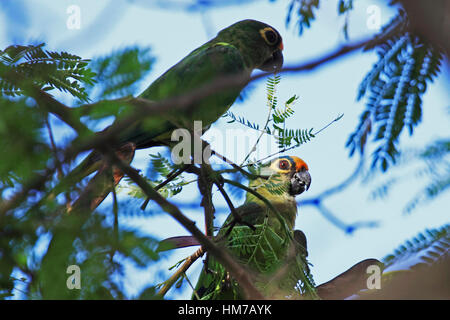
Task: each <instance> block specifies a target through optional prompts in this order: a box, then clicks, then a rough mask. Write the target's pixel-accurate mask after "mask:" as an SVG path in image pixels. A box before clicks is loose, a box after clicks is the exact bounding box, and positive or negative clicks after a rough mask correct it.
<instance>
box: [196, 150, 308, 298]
mask: <svg viewBox="0 0 450 320" xmlns="http://www.w3.org/2000/svg"><path fill="white" fill-rule="evenodd" d="M257 176H258V177H257V178H255V179H253V180H251V181H250V182H249V187H250V188H251V189H253V190H254V191H256V192H257V193H259V194H260V195H261V196H263V197H264V198H266V199H267V200H268V201H270V203H271V204H272V205H273V207H274V208H275V209H277V211H278V213H279V215H277V214H276V213H274V212H273V210H271V209H270V208H269V207H268V206H267V204H266V203H265V202H264V201H263V200H262V199H260V198H258V197H257V196H255V195H254V194H252V193H249V192H247V195H246V200H245V203H244V204H243V205H242V206H240V207H238V208H236V211H237V213H239V214H240V215H241V216H242V220H243V221H245V222H246V223H248V224H250V225H251V226H253V227H254V228H255V230H252V228H251V227H249V226H247V225H242V224H238V225H234V226H233V227H232V229H231V232H230V230H229V228H230V227H231V225H232V224H231V222H232V221H233V215H231V214H230V216H229V217H228V218H227V219H226V220H225V222H224V224H223V226H222V227H221V229H220V230H219V232H218V234H217V237H216V238H217V239H221V240H219V241H220V242H219V245H222V246H224V247H225V248H227V249H228V250H229V252H230V253H231V254H232V255H234V256H235V257H236V258H237V260H238V261H239V262H240V263H242V264H243V265H244V266H246V267H247V268H248V271H249V273H250V274H251V276H252V277H254V283H255V285H256V287H257V289H259V290H260V292H261V293H262V294H263V295H264V296H265V297H267V298H269V299H270V298H272V299H277V298H278V299H283V298H286V297H293V296H294V295H295V294H304V295H308V294H311V295H313V297H314V292H315V291H314V283H313V282H312V278H311V277H310V274H309V267H308V264H307V262H306V255H307V252H306V241H305V239H306V238H305V237H304V234H303V233H302V232H301V231H299V230H295V231H294V229H293V228H294V224H295V218H296V216H297V203H296V200H295V197H296V196H297V195H299V194H301V193H302V192H304V191H306V190H308V188H309V186H310V184H311V176H310V174H309V172H308V166H307V165H306V163H305V162H304V161H303V160H302V159H300V158H298V157H294V156H282V157H279V158H277V159H275V160H272V161H271V162H269V163H268V164H265V165H262V166H260V167H259V168H258V171H257ZM299 281H300V283H301V284H300V287H298V286H299V284H298V283H299ZM192 298H193V299H243V298H244V296H243V293H242V291H241V289H240V288H239V285H238V283H237V282H236V281H235V280H234V279H232V278H231V276H230V275H229V274H228V272H227V271H226V270H225V269H224V268H223V266H222V265H221V264H219V263H218V262H217V261H216V260H215V259H214V257H212V256H210V257H208V259H207V260H206V263H205V266H204V268H203V270H202V272H201V274H200V277H199V280H198V283H197V286H196V288H195V289H194V292H193V296H192Z"/></svg>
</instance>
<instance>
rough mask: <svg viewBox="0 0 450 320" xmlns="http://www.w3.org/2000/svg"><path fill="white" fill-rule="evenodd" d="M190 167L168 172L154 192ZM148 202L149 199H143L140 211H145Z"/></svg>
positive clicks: (186, 165) (187, 165)
mask: <svg viewBox="0 0 450 320" xmlns="http://www.w3.org/2000/svg"><path fill="white" fill-rule="evenodd" d="M190 166H191V165H190V164H185V165H184V166H183V167H181V168H179V169H175V170H173V171H172V172H170V173H169V174H168V175H167V177H166V180H164V181H163V182H161V183H160V184H158V185H157V186H156V187H155V190H156V191H158V190H159V189H161V188H162V187H164V186H165V185H167V184H168V183H169V182H171V181H173V180H174V179H175V178H176V177H178V176H179V175H180V174H182V173H183V172H185V171H186V170H187V169H188V168H189V167H190ZM149 201H150V198H147V199H145V201H144V203H143V204H142V205H141V210H145V208H146V207H147V205H148V203H149Z"/></svg>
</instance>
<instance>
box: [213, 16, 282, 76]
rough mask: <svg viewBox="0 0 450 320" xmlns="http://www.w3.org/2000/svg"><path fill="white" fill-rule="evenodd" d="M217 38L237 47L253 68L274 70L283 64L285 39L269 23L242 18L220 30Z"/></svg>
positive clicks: (248, 64)
mask: <svg viewBox="0 0 450 320" xmlns="http://www.w3.org/2000/svg"><path fill="white" fill-rule="evenodd" d="M216 39H217V40H219V41H226V42H228V43H230V44H232V45H234V46H235V47H237V48H238V49H239V51H240V52H241V54H242V56H243V58H244V61H245V62H246V64H247V66H248V67H249V68H251V69H260V70H262V71H267V72H274V71H277V70H278V69H281V67H282V66H283V54H282V51H283V39H282V38H281V35H280V34H279V33H278V31H277V30H275V29H274V28H272V27H271V26H269V25H268V24H265V23H263V22H260V21H256V20H250V19H247V20H242V21H239V22H236V23H235V24H233V25H231V26H229V27H228V28H225V29H223V30H222V31H220V32H219V34H218V35H217V37H216Z"/></svg>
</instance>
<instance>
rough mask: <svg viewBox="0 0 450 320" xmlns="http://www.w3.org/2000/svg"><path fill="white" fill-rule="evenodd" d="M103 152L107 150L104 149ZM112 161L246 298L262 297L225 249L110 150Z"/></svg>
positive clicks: (248, 276) (109, 155)
mask: <svg viewBox="0 0 450 320" xmlns="http://www.w3.org/2000/svg"><path fill="white" fill-rule="evenodd" d="M105 152H108V151H107V150H105ZM108 157H109V158H110V159H111V160H112V163H113V164H115V165H117V166H118V167H119V168H120V170H122V171H123V172H124V173H125V174H126V175H127V176H128V177H129V178H130V179H131V180H132V181H133V182H134V183H136V184H137V185H138V186H139V187H140V188H141V189H142V191H143V192H144V193H145V194H146V195H147V196H148V197H150V198H151V199H152V200H154V201H155V203H157V204H158V205H159V206H160V207H161V209H163V210H164V211H165V212H167V213H168V214H170V215H171V216H172V217H173V218H174V219H175V220H176V221H178V222H179V223H180V224H181V225H182V226H183V227H184V228H186V230H188V231H189V232H190V233H191V234H192V235H193V236H194V237H196V238H197V239H198V241H199V242H200V244H201V245H202V247H203V248H204V250H205V251H207V252H209V253H210V254H212V255H213V256H214V257H215V258H216V259H217V261H218V262H219V263H221V264H222V265H223V266H224V267H225V269H226V270H228V271H229V272H230V274H231V275H232V276H233V277H234V279H235V280H236V281H237V282H238V283H239V284H240V286H241V288H242V289H243V291H244V293H245V296H246V298H247V299H263V298H264V297H263V296H262V295H261V293H260V292H259V291H258V290H257V289H256V288H255V286H254V285H253V281H252V279H251V277H250V275H249V274H248V273H247V272H246V271H245V270H244V268H242V266H240V265H239V264H238V263H237V262H236V261H235V260H234V259H233V258H232V257H231V256H230V255H229V254H228V253H227V252H226V251H225V250H223V249H221V248H219V247H217V246H216V245H215V244H214V243H213V242H212V241H211V240H210V239H209V238H208V237H206V236H205V235H204V234H203V233H202V232H201V231H200V230H199V229H198V228H197V227H196V226H195V222H194V221H192V220H190V219H189V218H187V217H186V216H185V215H184V214H183V213H182V212H181V211H180V210H179V209H178V207H176V206H175V205H173V204H172V203H170V202H169V201H167V200H166V199H165V198H164V197H163V196H161V195H160V194H159V193H158V191H155V189H154V188H153V187H152V186H151V185H150V184H149V183H148V182H147V181H146V180H145V179H144V178H143V177H141V175H140V174H139V172H138V171H137V170H135V169H133V168H132V167H130V166H129V165H127V164H125V163H123V162H122V161H121V160H120V159H118V158H117V157H116V155H115V154H114V153H112V152H109V153H108Z"/></svg>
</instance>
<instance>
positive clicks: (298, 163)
mask: <svg viewBox="0 0 450 320" xmlns="http://www.w3.org/2000/svg"><path fill="white" fill-rule="evenodd" d="M291 158H292V159H293V160H294V162H295V171H297V172H298V171H300V170H302V169H303V168H305V169H306V170H309V168H308V165H307V164H306V162H305V161H303V160H302V159H300V158H299V157H294V156H291Z"/></svg>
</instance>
